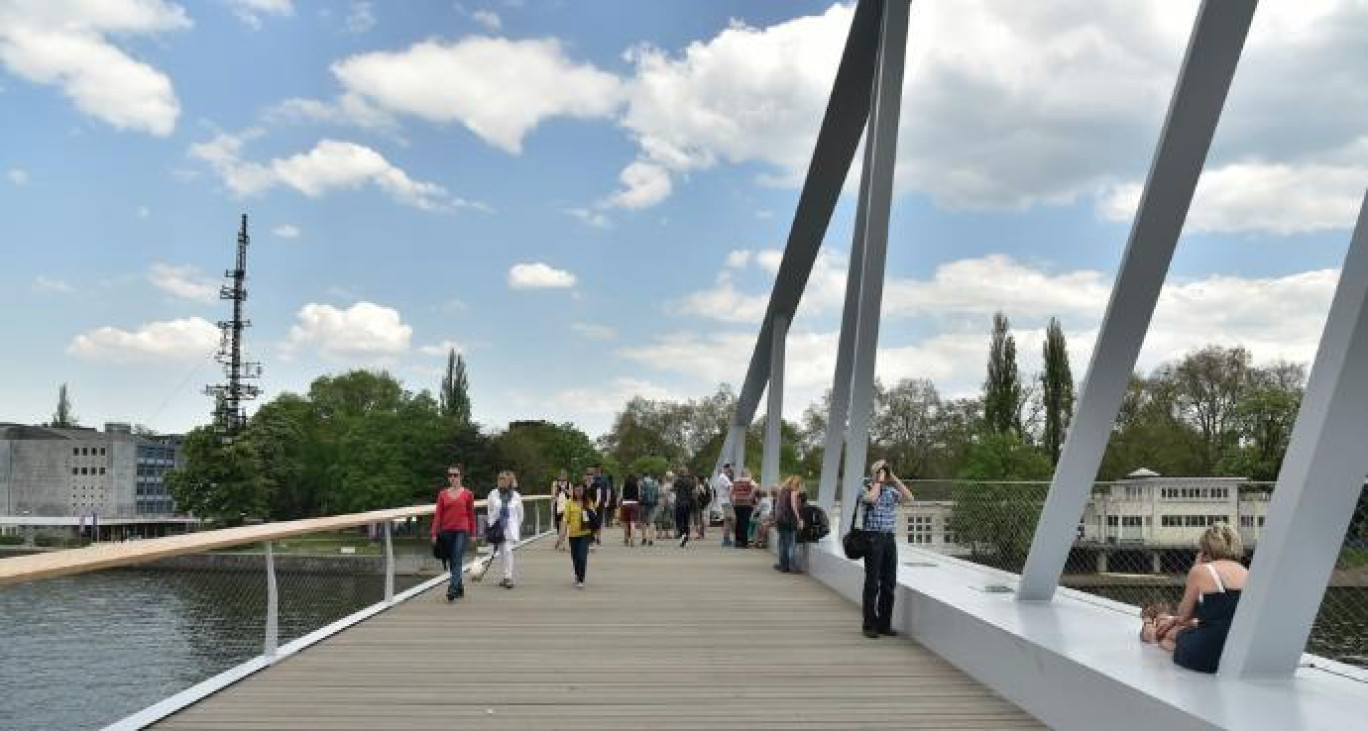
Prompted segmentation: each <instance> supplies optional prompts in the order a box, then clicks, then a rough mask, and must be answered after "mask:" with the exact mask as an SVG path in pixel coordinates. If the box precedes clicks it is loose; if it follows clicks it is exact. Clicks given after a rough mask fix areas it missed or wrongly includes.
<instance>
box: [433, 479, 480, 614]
mask: <svg viewBox="0 0 1368 731" xmlns="http://www.w3.org/2000/svg"><path fill="white" fill-rule="evenodd" d="M473 532H475V495H474V494H473V493H471V492H470V490H467V489H466V488H465V486H464V485H462V484H461V467H460V465H452V466H451V467H448V468H447V486H446V488H445V489H443V490H442V491H441V492H439V493H437V512H435V513H434V514H433V516H432V542H433V543H436V542H437V541H441V542H442V543H443V544H444V545H445V546H446V548H447V549H448V550H446V551H443V553H445V554H446V555H448V556H450V557H451V558H450V559H449V560H448V564H449V565H450V567H451V583H450V584H448V585H447V594H446V598H447V601H454V600H456V599H460V598H461V597H463V596H465V586H464V585H463V584H462V583H461V573H462V566H463V565H464V563H465V552H466V545H467V544H468V543H469V542H470V534H471V533H473Z"/></svg>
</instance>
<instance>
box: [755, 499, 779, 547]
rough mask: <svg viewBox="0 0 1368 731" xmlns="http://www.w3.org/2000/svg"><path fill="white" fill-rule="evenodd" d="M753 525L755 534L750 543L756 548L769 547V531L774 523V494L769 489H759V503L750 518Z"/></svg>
mask: <svg viewBox="0 0 1368 731" xmlns="http://www.w3.org/2000/svg"><path fill="white" fill-rule="evenodd" d="M751 523H752V524H753V525H754V526H755V535H754V536H753V537H752V538H751V545H752V546H754V547H756V548H764V549H768V548H769V532H770V528H771V527H772V526H773V525H774V496H773V495H771V494H770V491H769V490H761V491H760V505H759V507H758V508H757V509H756V511H755V516H754V517H753V518H752V519H751Z"/></svg>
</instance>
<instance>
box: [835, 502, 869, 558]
mask: <svg viewBox="0 0 1368 731" xmlns="http://www.w3.org/2000/svg"><path fill="white" fill-rule="evenodd" d="M862 500H863V496H861V497H857V498H855V503H854V505H852V506H851V510H850V532H849V533H846V534H845V537H844V538H842V539H841V548H842V549H844V550H845V555H846V558H848V559H850V560H852V561H858V560H860V559H862V558H864V557H865V554H867V553H869V534H868V533H867V532H865V529H864V528H856V527H855V516H856V515H858V514H859V512H860V503H861V502H862Z"/></svg>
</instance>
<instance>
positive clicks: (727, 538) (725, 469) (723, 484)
mask: <svg viewBox="0 0 1368 731" xmlns="http://www.w3.org/2000/svg"><path fill="white" fill-rule="evenodd" d="M733 475H734V473H733V472H732V466H731V463H727V464H724V465H722V469H721V470H719V471H718V473H717V476H715V477H713V480H712V491H713V499H714V500H715V501H716V503H717V508H718V510H720V511H721V512H722V547H723V548H726V547H727V546H730V545H731V544H732V531H733V526H734V525H735V523H736V514H735V513H733V512H732V500H731V491H732V477H733Z"/></svg>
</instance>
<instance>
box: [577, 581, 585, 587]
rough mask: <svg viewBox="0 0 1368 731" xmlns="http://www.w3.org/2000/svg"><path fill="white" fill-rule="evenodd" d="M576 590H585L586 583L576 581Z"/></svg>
mask: <svg viewBox="0 0 1368 731" xmlns="http://www.w3.org/2000/svg"><path fill="white" fill-rule="evenodd" d="M575 588H576V589H583V588H584V582H583V581H576V582H575Z"/></svg>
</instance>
